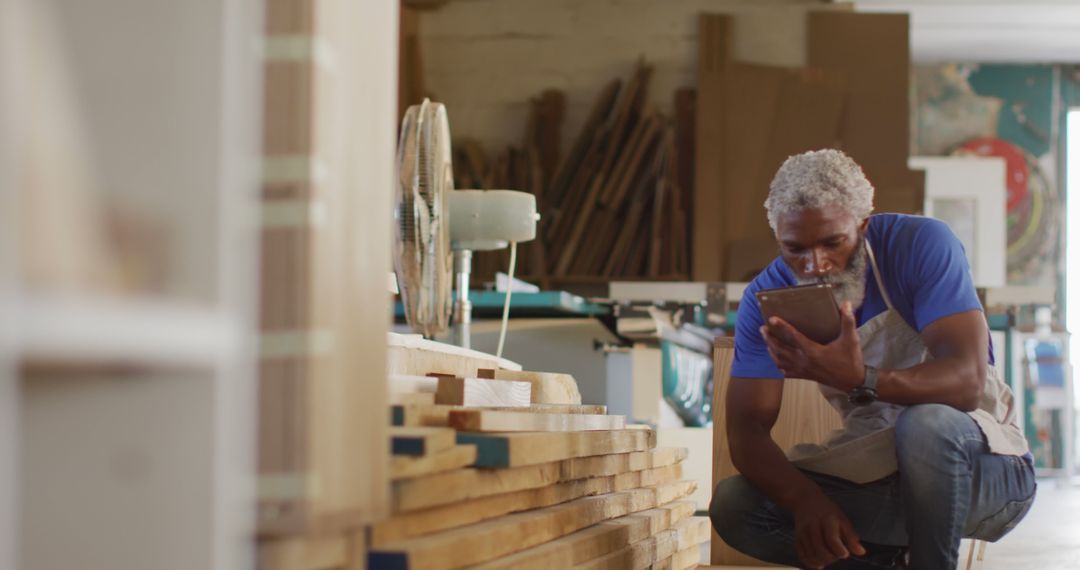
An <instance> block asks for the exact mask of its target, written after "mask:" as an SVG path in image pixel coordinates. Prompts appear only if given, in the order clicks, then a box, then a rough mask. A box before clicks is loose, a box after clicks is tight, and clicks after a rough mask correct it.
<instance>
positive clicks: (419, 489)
mask: <svg viewBox="0 0 1080 570" xmlns="http://www.w3.org/2000/svg"><path fill="white" fill-rule="evenodd" d="M558 481H559V464H558V463H546V464H541V465H526V466H524V467H515V468H513V469H458V470H455V471H448V472H446V473H438V474H435V475H429V476H427V477H418V478H416V479H408V480H405V481H396V482H394V488H393V501H392V504H393V508H394V511H395V512H405V511H415V510H418V509H425V508H430V507H436V506H439V505H446V504H449V503H456V502H458V501H465V500H468V499H475V498H479V497H487V496H490V495H499V494H503V493H511V492H514V491H521V490H523V489H537V488H540V487H546V486H548V485H552V484H554V483H557V482H558Z"/></svg>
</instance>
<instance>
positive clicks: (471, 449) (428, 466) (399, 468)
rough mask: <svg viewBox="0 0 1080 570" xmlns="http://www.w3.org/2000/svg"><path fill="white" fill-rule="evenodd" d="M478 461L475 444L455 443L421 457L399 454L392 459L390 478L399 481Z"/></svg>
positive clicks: (458, 467)
mask: <svg viewBox="0 0 1080 570" xmlns="http://www.w3.org/2000/svg"><path fill="white" fill-rule="evenodd" d="M475 461H476V446H475V445H455V446H453V447H451V448H450V449H445V450H443V451H437V452H435V453H431V454H428V455H423V456H420V457H408V456H397V457H393V458H391V459H390V478H391V479H393V480H395V481H398V480H401V479H411V478H413V477H423V476H424V475H431V474H433V473H441V472H443V471H450V470H452V469H460V468H462V467H467V466H469V465H472V464H473V463H474V462H475Z"/></svg>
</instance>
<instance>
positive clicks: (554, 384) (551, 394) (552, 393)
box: [477, 369, 603, 413]
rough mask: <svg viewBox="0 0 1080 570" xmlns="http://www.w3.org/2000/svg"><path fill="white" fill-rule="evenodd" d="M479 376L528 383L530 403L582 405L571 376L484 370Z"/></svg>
mask: <svg viewBox="0 0 1080 570" xmlns="http://www.w3.org/2000/svg"><path fill="white" fill-rule="evenodd" d="M477 376H479V377H480V378H494V379H496V380H517V381H520V382H528V383H530V384H532V396H531V398H530V401H531V402H532V403H534V404H580V403H581V392H579V391H578V386H577V382H576V381H575V380H574V377H573V376H571V375H569V374H559V373H555V372H533V371H530V370H503V369H497V370H493V369H482V370H479V371H477ZM601 413H603V412H601Z"/></svg>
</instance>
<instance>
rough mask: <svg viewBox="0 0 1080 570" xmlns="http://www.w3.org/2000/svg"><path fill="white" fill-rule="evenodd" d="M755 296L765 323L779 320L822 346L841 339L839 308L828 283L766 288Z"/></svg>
mask: <svg viewBox="0 0 1080 570" xmlns="http://www.w3.org/2000/svg"><path fill="white" fill-rule="evenodd" d="M756 295H757V299H758V303H759V304H760V305H761V315H762V316H763V317H765V321H766V322H768V320H769V319H770V318H771V317H780V318H781V319H784V320H785V321H787V322H788V323H789V324H791V326H793V327H795V329H796V330H798V331H799V332H801V333H802V334H804V335H806V337H807V338H809V339H810V340H812V341H814V342H817V343H820V344H828V343H830V342H832V341H834V340H836V337H838V336H840V307H839V305H837V304H836V297H834V296H833V291H832V285H830V284H828V283H815V284H811V285H799V286H798V287H784V288H781V289H765V290H763V291H758V292H757V293H756Z"/></svg>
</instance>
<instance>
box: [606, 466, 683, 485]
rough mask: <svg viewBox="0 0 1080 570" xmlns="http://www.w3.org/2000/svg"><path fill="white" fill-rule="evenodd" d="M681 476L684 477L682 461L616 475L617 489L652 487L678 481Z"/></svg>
mask: <svg viewBox="0 0 1080 570" xmlns="http://www.w3.org/2000/svg"><path fill="white" fill-rule="evenodd" d="M680 477H682V463H676V464H674V465H668V466H666V467H656V468H654V469H645V470H644V471H630V472H629V473H621V474H619V475H616V476H615V490H616V491H623V490H626V489H636V488H638V487H652V486H654V485H660V484H663V483H670V482H671V481H676V480H678V479H679V478H680Z"/></svg>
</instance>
